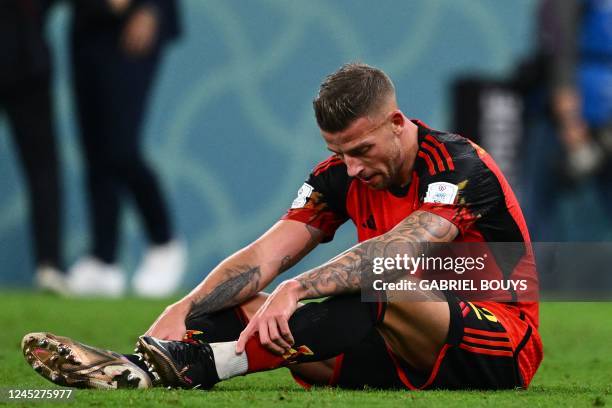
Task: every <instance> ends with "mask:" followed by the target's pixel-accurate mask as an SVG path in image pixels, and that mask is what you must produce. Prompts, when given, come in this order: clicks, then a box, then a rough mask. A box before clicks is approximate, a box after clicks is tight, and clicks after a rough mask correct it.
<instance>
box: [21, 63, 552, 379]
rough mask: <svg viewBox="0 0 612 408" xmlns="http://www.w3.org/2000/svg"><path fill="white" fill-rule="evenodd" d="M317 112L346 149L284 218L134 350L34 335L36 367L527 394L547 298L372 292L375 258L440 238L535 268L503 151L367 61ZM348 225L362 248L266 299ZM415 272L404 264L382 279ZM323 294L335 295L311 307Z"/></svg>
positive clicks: (331, 141) (427, 247) (31, 349)
mask: <svg viewBox="0 0 612 408" xmlns="http://www.w3.org/2000/svg"><path fill="white" fill-rule="evenodd" d="M313 105H314V110H315V114H316V119H317V123H318V125H319V127H320V129H321V134H322V136H323V138H324V140H325V143H326V144H327V147H328V149H329V150H330V151H331V152H333V156H332V157H330V158H329V159H327V160H325V161H324V162H322V163H320V164H319V165H317V166H316V167H315V168H314V169H313V171H312V173H311V174H310V175H309V177H308V180H307V181H306V183H304V184H303V186H302V187H301V188H300V190H299V191H298V196H297V198H296V199H295V201H293V204H292V205H291V208H290V209H289V210H288V211H287V213H286V214H285V215H284V216H283V217H282V219H281V220H280V221H278V222H277V223H276V224H275V225H274V226H272V228H270V229H269V230H268V231H267V232H266V233H265V234H263V235H262V236H261V237H260V238H259V239H257V240H256V241H255V242H253V243H252V244H250V245H248V246H247V247H245V248H243V249H241V250H240V251H238V252H236V253H235V254H233V255H231V256H230V257H229V258H227V259H225V260H224V261H223V262H221V263H220V264H219V265H218V266H217V267H216V268H215V269H214V270H213V271H212V272H211V273H210V274H209V275H208V276H207V277H206V279H204V281H203V282H202V283H201V284H200V285H198V286H197V287H196V288H195V289H193V290H192V291H191V293H189V294H188V295H187V296H185V297H184V298H183V299H182V300H180V301H178V302H177V303H174V304H172V305H170V306H168V307H167V308H166V310H165V311H164V312H163V313H162V314H161V315H160V316H159V317H158V319H157V320H156V321H155V322H154V323H153V325H152V326H151V327H150V329H149V330H148V331H147V333H146V334H145V335H144V336H141V337H140V339H139V341H138V345H137V349H136V350H135V354H127V355H122V354H118V353H115V352H111V351H106V350H102V349H98V348H95V347H91V346H86V345H84V344H81V343H78V342H76V341H74V340H71V339H69V338H66V337H59V336H55V335H52V334H49V333H32V334H28V335H26V336H25V337H24V339H23V342H22V347H23V352H24V355H25V357H26V359H27V361H28V363H29V364H31V365H32V367H33V368H34V369H35V370H36V371H37V372H39V373H40V374H41V375H43V376H44V377H45V378H48V379H50V380H51V381H53V382H55V383H56V384H60V385H65V386H74V387H91V388H122V387H139V388H146V387H150V386H155V385H163V386H172V387H182V388H210V387H212V386H213V385H214V384H215V383H217V382H219V381H222V380H225V379H229V378H231V377H234V376H237V375H244V374H249V373H253V372H258V371H264V370H271V369H275V368H279V367H288V368H289V369H290V370H291V373H292V374H293V376H294V377H295V378H296V380H297V381H298V382H299V383H300V384H301V385H303V386H305V387H309V386H310V385H313V384H315V385H332V386H338V387H344V388H363V387H366V386H367V387H373V388H383V389H390V388H407V389H433V388H445V389H472V388H477V389H504V388H517V387H519V388H526V387H527V386H528V385H529V383H530V381H531V379H532V377H533V375H534V374H535V372H536V370H537V368H538V366H539V364H540V361H541V359H542V344H541V341H540V337H539V334H538V332H537V328H538V303H537V301H535V300H533V301H523V300H521V299H518V298H517V297H516V294H515V293H514V294H512V293H511V295H512V296H510V297H509V298H508V299H507V301H497V300H483V301H474V302H466V301H464V300H465V299H464V298H462V297H461V296H460V295H458V294H457V293H454V292H449V291H445V292H437V293H435V292H432V293H434V294H435V295H436V296H438V297H437V298H436V299H433V300H432V299H430V298H431V295H432V293H422V295H423V296H422V298H411V299H401V298H399V299H398V298H394V297H393V296H391V295H392V293H391V292H387V293H385V292H377V293H378V296H379V297H378V299H377V300H376V299H374V300H376V301H372V302H366V301H362V298H361V295H360V289H362V287H368V285H370V283H371V282H370V280H371V279H372V276H373V275H372V267H373V262H374V259H375V258H393V257H395V256H397V255H402V256H403V255H408V256H411V257H419V256H422V255H423V254H428V253H430V251H431V248H432V246H433V245H434V244H435V243H444V242H447V243H448V242H453V243H457V242H487V243H492V242H514V243H519V245H520V247H521V248H522V251H521V252H520V253H519V255H518V256H514V257H512V258H511V260H510V262H509V261H508V259H505V260H504V261H503V262H501V259H500V258H499V257H505V254H504V253H503V252H500V251H497V252H495V251H492V254H493V253H495V255H494V256H493V255H492V256H491V257H493V258H494V259H489V262H492V263H493V265H494V266H495V265H496V264H497V265H499V269H498V271H500V270H502V269H503V276H504V277H505V278H506V279H512V278H513V277H515V276H519V275H520V276H525V273H524V272H525V270H526V269H530V268H531V269H533V270H534V271H535V269H534V266H533V255H532V251H531V246H530V242H529V234H528V232H527V227H526V225H525V221H524V219H523V216H522V213H521V210H520V208H519V205H518V203H517V201H516V198H515V196H514V194H513V192H512V190H511V188H510V186H509V185H508V183H507V182H506V180H505V178H504V177H503V175H502V174H501V172H500V171H499V169H498V168H497V166H496V165H495V163H494V162H493V160H492V159H491V157H490V156H489V155H488V154H487V153H486V152H485V151H484V150H482V149H481V148H480V147H479V146H477V145H475V144H474V143H472V142H470V141H469V140H467V139H465V138H463V137H461V136H457V135H454V134H449V133H443V132H440V131H436V130H433V129H430V128H428V127H427V126H426V125H424V124H423V123H421V122H419V121H417V120H412V119H408V118H407V117H406V116H405V115H404V114H403V113H402V112H401V111H400V110H399V109H398V107H397V102H396V96H395V89H394V86H393V84H392V82H391V80H390V79H389V78H388V77H387V75H385V74H384V73H383V72H382V71H380V70H378V69H376V68H373V67H370V66H367V65H364V64H356V63H355V64H347V65H344V66H343V67H341V68H340V69H339V70H338V71H336V72H335V73H333V74H331V75H329V76H328V77H327V78H326V79H325V80H324V81H323V83H322V84H321V87H320V90H319V93H318V95H317V97H316V98H315V100H314V102H313ZM348 219H351V220H352V221H353V222H354V224H355V226H356V228H357V233H358V239H359V243H358V244H357V245H355V246H354V247H352V248H350V249H348V250H347V251H345V252H343V253H342V254H340V255H338V256H336V257H335V258H333V259H332V260H330V261H329V262H327V263H325V264H324V265H321V266H320V267H317V268H314V269H312V270H309V271H306V272H304V273H302V274H300V275H299V276H297V277H295V278H293V279H288V280H285V281H284V282H282V283H281V284H280V285H278V287H277V288H276V289H275V290H274V291H273V292H272V293H271V294H265V293H262V292H261V291H262V290H263V289H264V288H265V287H266V286H267V285H268V284H269V283H270V282H272V280H273V279H274V278H275V277H276V276H277V275H279V274H280V273H282V272H283V271H285V270H286V269H288V268H290V267H291V266H293V265H295V264H296V263H297V262H298V261H299V260H300V259H302V258H303V257H304V256H305V255H306V254H308V253H309V252H310V251H311V250H313V249H314V248H315V247H316V246H317V245H318V244H319V243H322V242H327V241H329V240H331V239H332V238H333V235H334V232H335V230H336V229H337V228H338V227H339V226H340V225H341V224H342V223H344V222H345V221H346V220H348ZM485 245H488V244H485ZM505 258H508V257H507V256H506V257H505ZM502 263H503V267H502V266H501V265H502ZM405 272H406V271H402V270H401V268H400V269H396V268H392V269H391V270H390V271H388V273H387V274H386V275H385V279H386V280H388V281H393V280H394V279H398V278H400V277H403V276H405ZM536 283H537V282H536V277H535V275H533V276H532V278H531V280H529V279H528V284H529V285H533V284H536ZM414 292H415V293H413V295H415V296H418V295H419V290H418V289H417V290H415V291H414ZM510 292H511V291H510ZM315 298H326V299H325V300H324V301H322V302H311V303H307V304H301V303H300V301H301V300H303V299H315ZM436 300H437V301H436Z"/></svg>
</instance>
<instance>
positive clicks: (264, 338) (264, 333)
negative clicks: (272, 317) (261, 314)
mask: <svg viewBox="0 0 612 408" xmlns="http://www.w3.org/2000/svg"><path fill="white" fill-rule="evenodd" d="M268 327H269V324H268V321H267V320H262V321H261V322H260V323H259V342H260V343H261V345H262V346H264V347H265V348H267V349H268V351H270V352H272V353H274V354H283V349H281V348H280V347H279V346H277V345H276V344H275V343H274V342H272V341H271V340H270V334H269V332H268Z"/></svg>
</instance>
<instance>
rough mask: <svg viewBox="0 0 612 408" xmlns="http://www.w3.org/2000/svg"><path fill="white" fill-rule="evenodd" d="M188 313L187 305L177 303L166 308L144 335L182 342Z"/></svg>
mask: <svg viewBox="0 0 612 408" xmlns="http://www.w3.org/2000/svg"><path fill="white" fill-rule="evenodd" d="M188 312H189V305H188V304H185V303H181V302H177V303H174V304H172V305H170V306H168V307H167V308H166V310H164V311H163V312H162V314H161V315H159V317H158V318H157V320H155V322H154V323H153V324H152V325H151V327H150V328H149V330H147V332H146V333H145V335H147V336H152V337H157V338H158V339H162V340H182V339H183V336H184V335H185V332H186V331H187V328H186V327H185V317H187V313H188Z"/></svg>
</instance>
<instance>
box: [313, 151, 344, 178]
mask: <svg viewBox="0 0 612 408" xmlns="http://www.w3.org/2000/svg"><path fill="white" fill-rule="evenodd" d="M342 171H344V172H345V173H346V165H345V164H344V162H343V161H342V160H340V158H338V157H336V156H335V155H331V156H329V157H328V158H327V159H325V160H323V161H322V162H320V163H318V164H317V165H316V166H314V167H313V169H312V171H311V174H312V175H313V176H319V175H321V174H335V173H340V172H342Z"/></svg>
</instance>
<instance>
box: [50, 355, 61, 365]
mask: <svg viewBox="0 0 612 408" xmlns="http://www.w3.org/2000/svg"><path fill="white" fill-rule="evenodd" d="M58 358H59V356H58V355H57V354H54V355H52V356H51V358H50V359H49V361H50V362H52V363H54V362H55V361H57V359H58Z"/></svg>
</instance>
